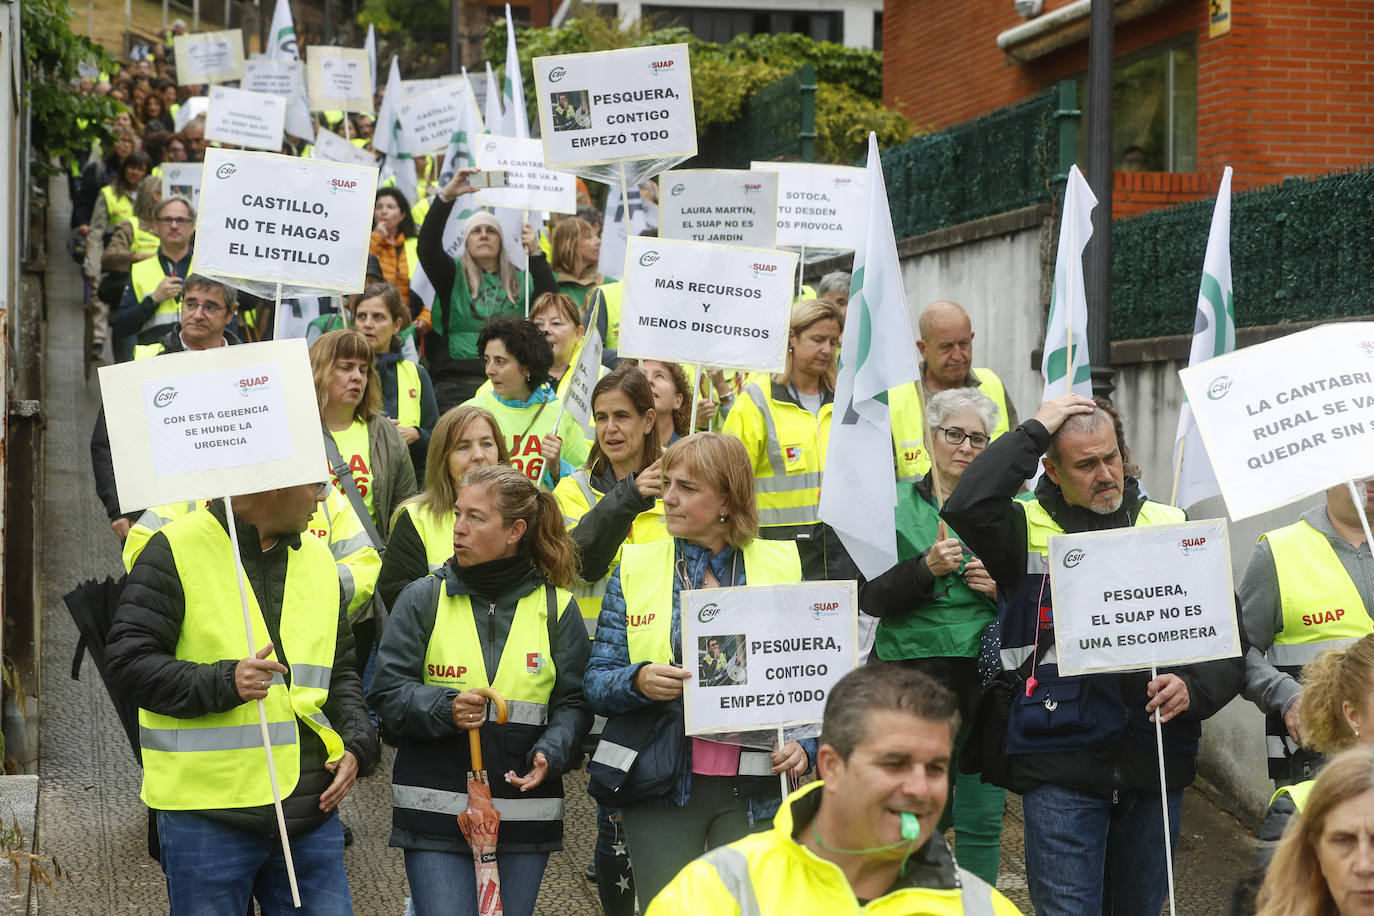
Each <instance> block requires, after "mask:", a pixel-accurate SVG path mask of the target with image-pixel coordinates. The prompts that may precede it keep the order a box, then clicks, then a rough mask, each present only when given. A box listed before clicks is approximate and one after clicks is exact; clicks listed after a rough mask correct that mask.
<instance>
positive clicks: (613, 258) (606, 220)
mask: <svg viewBox="0 0 1374 916" xmlns="http://www.w3.org/2000/svg"><path fill="white" fill-rule="evenodd" d="M627 197H628V198H629V201H630V228H629V230H628V231H627V230H626V228H625V206H624V204H622V203H621V200H620V185H619V184H613V185H611V192H610V193H609V194H607V195H606V213H605V215H604V216H603V217H602V218H601V258H600V260H599V261H598V262H597V265H596V269H597V272H598V273H600V274H602V275H603V276H606V277H615V278H617V279H620V278H623V277H624V276H625V247H626V242H625V240H626V238H628V237H629V236H631V235H639V234H640V233H641V232H643V231H644V230H645V229H648V228H649V218H648V214H646V213H645V212H644V202H643V201H641V200H640V199H639V186H638V185H636V186H634V187H632V188H630V193H629V194H628V195H627Z"/></svg>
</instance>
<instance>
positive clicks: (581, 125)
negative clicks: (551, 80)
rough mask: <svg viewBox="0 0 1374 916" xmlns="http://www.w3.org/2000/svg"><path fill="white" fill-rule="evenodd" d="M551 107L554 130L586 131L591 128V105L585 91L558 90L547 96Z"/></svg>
mask: <svg viewBox="0 0 1374 916" xmlns="http://www.w3.org/2000/svg"><path fill="white" fill-rule="evenodd" d="M549 104H550V105H552V106H553V129H554V130H560V131H561V130H588V129H590V128H591V126H592V111H591V103H590V102H589V101H588V97H587V90H585V89H573V90H560V91H559V92H555V93H553V94H552V95H550V96H549Z"/></svg>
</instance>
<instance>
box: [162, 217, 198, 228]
mask: <svg viewBox="0 0 1374 916" xmlns="http://www.w3.org/2000/svg"><path fill="white" fill-rule="evenodd" d="M157 221H158V222H159V223H165V224H167V225H168V226H189V225H191V224H192V223H194V222H195V220H193V219H191V217H189V216H159V217H158V218H157Z"/></svg>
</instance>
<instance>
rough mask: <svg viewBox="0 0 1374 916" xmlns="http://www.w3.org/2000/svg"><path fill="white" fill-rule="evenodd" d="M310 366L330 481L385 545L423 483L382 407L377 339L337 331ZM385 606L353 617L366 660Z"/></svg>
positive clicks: (361, 659)
mask: <svg viewBox="0 0 1374 916" xmlns="http://www.w3.org/2000/svg"><path fill="white" fill-rule="evenodd" d="M310 368H311V372H312V374H313V376H314V379H315V396H316V399H317V401H318V403H319V406H320V422H321V423H322V424H323V425H324V431H325V440H324V444H325V454H326V455H327V456H328V457H329V473H330V478H331V482H332V483H333V485H334V487H335V488H336V489H338V490H339V492H341V493H343V494H344V495H345V496H347V497H348V499H349V502H351V503H352V504H353V509H354V511H356V512H357V513H358V517H359V518H360V519H364V518H366V519H367V520H368V521H370V523H371V525H372V527H371V529H369V531H368V534H369V536H371V535H372V532H373V531H375V532H376V537H375V538H373V546H376V547H379V548H380V547H381V546H382V545H383V544H385V543H386V537H387V534H388V532H389V531H390V530H391V527H390V523H391V517H392V513H393V512H394V511H395V510H396V507H397V506H398V505H400V504H401V501H402V500H404V499H406V498H407V497H409V496H412V495H414V493H415V491H416V489H417V488H416V484H415V468H414V466H412V465H411V463H410V452H409V451H408V449H407V448H406V445H405V440H404V439H402V438H401V434H400V433H399V432H397V431H396V427H395V426H394V425H393V424H392V423H391V421H390V420H388V419H387V418H386V416H385V415H384V414H383V413H382V410H381V405H382V391H381V387H382V386H381V380H380V379H379V378H378V377H377V369H376V358H375V357H374V356H373V355H372V346H371V344H369V343H368V342H367V338H366V337H364V336H363V335H361V334H359V333H358V332H357V331H331V332H329V333H328V334H326V335H324V336H323V337H321V338H320V339H319V340H317V341H315V343H313V344H312V345H311V346H310ZM366 526H367V522H365V523H364V527H366ZM378 613H379V612H378V611H377V609H376V608H375V607H374V606H373V604H368V605H367V606H365V607H363V608H361V609H360V610H358V611H357V612H356V613H355V614H354V616H353V617H352V619H351V622H352V626H353V638H354V640H355V641H356V642H357V645H358V663H359V665H360V666H361V665H365V664H366V663H367V658H368V656H369V655H370V654H371V652H372V644H373V640H374V638H375V636H376V632H377V614H378ZM360 673H361V668H360Z"/></svg>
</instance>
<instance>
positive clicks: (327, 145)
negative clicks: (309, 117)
mask: <svg viewBox="0 0 1374 916" xmlns="http://www.w3.org/2000/svg"><path fill="white" fill-rule="evenodd" d="M310 158H312V159H322V160H324V161H325V162H347V163H351V164H352V165H362V166H366V167H368V168H376V167H377V155H376V154H375V153H373V152H372V151H371V150H366V149H363V148H362V147H361V146H358V144H356V143H350V142H348V141H347V140H345V139H344V138H343V137H340V136H339V135H338V134H336V133H334V132H333V131H332V130H326V129H325V128H323V127H321V128H320V130H319V133H317V134H315V144H314V149H313V150H311V153H310Z"/></svg>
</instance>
